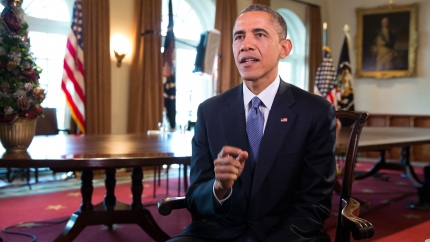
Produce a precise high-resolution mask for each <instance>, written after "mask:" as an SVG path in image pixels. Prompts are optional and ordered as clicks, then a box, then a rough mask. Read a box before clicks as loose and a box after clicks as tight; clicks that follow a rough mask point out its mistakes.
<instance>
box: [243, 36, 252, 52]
mask: <svg viewBox="0 0 430 242" xmlns="http://www.w3.org/2000/svg"><path fill="white" fill-rule="evenodd" d="M254 48H255V43H254V40H253V39H252V38H249V37H246V38H245V39H244V40H243V42H242V47H241V48H240V50H241V51H249V50H253V49H254Z"/></svg>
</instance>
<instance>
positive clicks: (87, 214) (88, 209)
mask: <svg viewBox="0 0 430 242" xmlns="http://www.w3.org/2000/svg"><path fill="white" fill-rule="evenodd" d="M131 178H132V183H131V192H132V195H133V202H132V204H131V206H130V205H127V204H124V203H121V202H117V201H116V198H115V195H114V188H115V183H116V181H115V170H112V169H107V170H106V177H105V185H106V196H105V201H104V203H101V204H98V205H96V206H93V205H92V203H91V196H92V192H93V186H92V179H93V173H92V171H83V172H82V177H81V179H82V187H81V193H82V205H81V209H80V210H78V211H76V212H75V213H74V214H73V215H72V216H71V218H70V219H69V221H68V222H67V224H66V227H65V228H64V230H63V232H62V233H61V234H60V235H59V236H58V237H57V238H56V239H55V240H54V242H69V241H73V240H74V239H75V238H76V237H77V236H78V235H79V233H80V232H81V231H82V230H83V229H84V228H85V227H86V226H89V225H100V224H105V225H107V226H108V227H109V226H110V228H111V227H112V225H113V224H138V225H139V226H140V227H141V228H142V229H143V230H144V231H145V232H146V233H147V234H148V235H149V236H151V237H152V238H153V239H154V240H155V241H157V242H164V241H166V240H168V239H169V238H170V236H169V235H167V234H166V233H165V232H164V231H163V230H162V229H161V228H160V227H159V226H158V224H157V223H156V222H155V220H154V218H153V217H152V215H151V213H150V212H149V211H148V210H147V209H146V208H144V206H143V204H142V199H141V197H142V192H143V185H142V180H143V173H142V167H135V168H133V170H132V174H131ZM106 204H108V206H106Z"/></svg>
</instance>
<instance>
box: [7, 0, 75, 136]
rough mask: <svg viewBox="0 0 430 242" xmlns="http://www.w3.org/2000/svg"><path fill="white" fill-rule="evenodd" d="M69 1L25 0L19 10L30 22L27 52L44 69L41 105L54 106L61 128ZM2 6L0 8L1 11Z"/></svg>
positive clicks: (41, 82)
mask: <svg viewBox="0 0 430 242" xmlns="http://www.w3.org/2000/svg"><path fill="white" fill-rule="evenodd" d="M72 2H73V1H72V0H27V1H23V4H22V9H23V10H24V13H25V20H26V22H27V23H28V25H29V33H28V37H29V39H30V45H31V47H30V51H31V52H33V56H34V58H35V61H36V63H37V65H38V66H40V68H42V69H43V71H42V73H41V75H40V79H39V82H40V86H41V87H42V88H44V89H45V91H46V99H45V100H44V101H43V103H42V106H43V107H46V108H47V107H49V108H56V109H57V120H58V126H59V128H64V116H65V108H66V100H65V98H64V94H63V92H62V90H61V79H62V75H63V60H64V53H65V46H66V41H67V35H68V33H69V29H70V18H71V10H72ZM2 10H3V6H1V7H0V11H2Z"/></svg>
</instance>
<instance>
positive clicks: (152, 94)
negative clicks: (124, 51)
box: [127, 0, 164, 133]
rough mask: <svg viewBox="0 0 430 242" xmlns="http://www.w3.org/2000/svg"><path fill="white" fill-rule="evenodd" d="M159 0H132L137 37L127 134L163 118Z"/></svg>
mask: <svg viewBox="0 0 430 242" xmlns="http://www.w3.org/2000/svg"><path fill="white" fill-rule="evenodd" d="M161 2H162V1H160V0H135V5H134V6H135V12H134V32H135V34H136V36H135V43H134V55H133V57H132V58H133V62H132V64H131V70H130V86H129V96H128V125H127V132H128V133H145V132H147V131H148V130H150V129H158V122H161V121H162V120H161V119H162V111H163V106H164V101H163V85H162V69H161V67H162V56H161V51H160V50H161V34H160V32H161ZM142 34H144V35H142Z"/></svg>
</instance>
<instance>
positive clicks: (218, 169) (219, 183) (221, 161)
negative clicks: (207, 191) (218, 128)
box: [214, 146, 248, 200]
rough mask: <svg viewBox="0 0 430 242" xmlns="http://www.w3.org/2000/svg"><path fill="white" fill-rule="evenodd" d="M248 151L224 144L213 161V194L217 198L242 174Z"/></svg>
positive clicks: (221, 197)
mask: <svg viewBox="0 0 430 242" xmlns="http://www.w3.org/2000/svg"><path fill="white" fill-rule="evenodd" d="M246 159H248V152H246V151H243V150H241V149H239V148H236V147H232V146H224V147H223V148H222V149H221V151H220V152H219V153H218V158H217V159H216V160H215V161H214V165H215V168H214V171H215V180H216V181H215V186H214V189H215V194H216V196H217V198H218V199H219V200H222V199H223V198H224V197H225V195H226V194H227V193H228V192H229V191H230V189H231V188H232V187H233V184H234V182H235V181H236V180H237V178H238V177H239V176H240V175H241V174H242V171H243V168H244V166H245V160H246Z"/></svg>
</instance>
